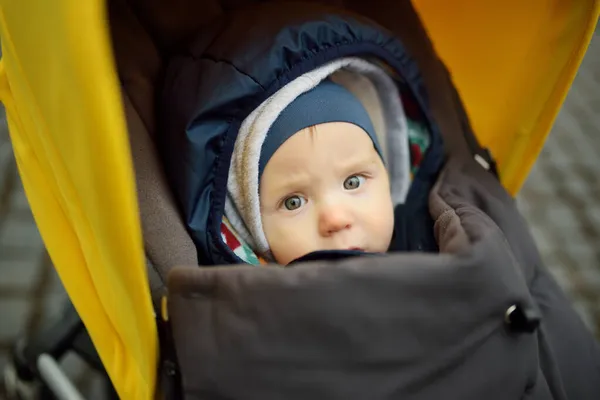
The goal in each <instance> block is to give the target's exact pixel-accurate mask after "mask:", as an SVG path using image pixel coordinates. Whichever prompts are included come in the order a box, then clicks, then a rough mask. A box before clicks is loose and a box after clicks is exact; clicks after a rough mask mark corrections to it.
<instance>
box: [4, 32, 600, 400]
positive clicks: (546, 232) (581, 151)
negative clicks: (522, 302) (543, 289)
mask: <svg viewBox="0 0 600 400" xmlns="http://www.w3.org/2000/svg"><path fill="white" fill-rule="evenodd" d="M596 35H597V36H596V37H595V39H594V41H593V42H592V45H591V47H590V49H589V51H588V53H587V56H586V58H585V60H584V63H583V65H582V68H581V70H580V73H579V75H578V77H577V79H576V81H575V83H574V86H573V88H572V90H571V92H570V94H569V96H568V99H567V101H566V104H565V106H564V107H563V109H562V111H561V113H560V115H559V117H558V120H557V122H556V125H555V127H554V129H553V132H552V133H551V135H550V137H549V139H548V141H547V143H546V146H545V148H544V150H543V152H542V154H541V156H540V157H539V159H538V162H537V164H536V165H535V167H534V168H533V170H532V172H531V175H530V177H529V179H528V181H527V183H526V185H525V187H524V188H523V190H522V192H521V194H520V196H519V198H518V204H519V207H520V208H521V210H522V211H523V213H524V215H525V217H526V219H528V221H529V222H530V224H531V229H532V231H533V234H534V236H535V238H536V239H537V242H538V245H539V248H540V250H541V252H542V255H543V257H544V259H545V261H546V263H547V265H548V267H549V268H550V269H551V271H552V272H553V273H554V275H555V276H556V278H557V279H558V282H559V283H560V285H561V286H562V287H563V288H564V289H565V290H566V292H567V293H568V294H569V296H570V297H571V299H572V300H573V303H574V305H575V307H576V309H577V310H578V311H579V312H580V313H581V315H582V317H583V319H584V320H585V321H586V323H587V324H588V326H589V327H590V329H592V330H594V331H595V333H596V335H598V337H600V185H599V184H598V182H599V179H600V178H599V177H600V157H598V154H600V34H599V33H597V34H596ZM65 300H66V297H65V293H64V290H63V288H62V286H61V284H60V282H59V280H58V279H57V277H56V274H55V273H54V271H53V269H52V266H51V263H50V261H49V259H48V256H47V254H46V253H45V251H44V247H43V244H42V241H41V239H40V237H39V234H38V231H37V229H36V226H35V224H34V221H33V218H32V215H31V212H30V211H29V207H28V205H27V201H26V198H25V195H24V193H23V188H22V186H21V184H20V182H19V179H18V175H17V172H16V168H15V165H14V160H13V157H12V152H11V146H10V143H9V140H8V133H7V131H6V127H5V121H4V115H3V114H2V115H1V117H0V370H2V368H3V365H4V364H5V363H6V361H7V352H8V350H9V348H10V346H11V345H12V343H13V342H14V341H15V339H17V338H18V337H22V336H25V337H27V336H29V335H31V334H33V333H34V332H36V330H37V329H38V328H39V326H40V325H41V324H42V323H43V322H44V321H45V320H48V319H49V318H51V317H52V316H53V315H55V314H56V313H57V312H59V311H60V310H61V309H62V307H63V306H64V302H65ZM63 365H64V367H65V369H66V370H67V372H68V374H69V375H70V376H72V377H73V379H74V380H75V381H76V382H77V383H78V385H79V386H80V387H81V388H82V389H83V390H84V391H86V392H87V393H88V395H87V396H86V397H88V398H93V397H97V395H93V394H91V393H92V392H93V393H97V392H98V390H99V389H98V386H99V383H98V380H97V379H93V378H94V377H93V374H92V373H91V372H90V371H89V370H88V369H86V368H84V367H83V365H84V364H83V363H82V361H81V360H79V359H78V358H77V357H75V356H71V357H67V359H66V360H65V361H64V362H63ZM1 392H2V390H1V387H0V398H2V393H1Z"/></svg>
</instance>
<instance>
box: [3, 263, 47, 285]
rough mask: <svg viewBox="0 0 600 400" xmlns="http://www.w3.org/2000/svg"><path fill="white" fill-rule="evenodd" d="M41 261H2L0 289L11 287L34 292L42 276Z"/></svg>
mask: <svg viewBox="0 0 600 400" xmlns="http://www.w3.org/2000/svg"><path fill="white" fill-rule="evenodd" d="M40 261H41V257H40V259H39V260H38V262H31V261H21V260H2V259H0V271H1V273H2V275H1V276H0V288H2V287H11V288H14V289H19V290H32V289H33V287H34V285H35V284H36V283H37V280H38V278H39V275H40V272H41V270H40Z"/></svg>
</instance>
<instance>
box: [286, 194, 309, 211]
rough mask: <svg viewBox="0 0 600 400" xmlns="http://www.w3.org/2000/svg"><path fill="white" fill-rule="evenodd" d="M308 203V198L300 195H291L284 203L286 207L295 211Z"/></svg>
mask: <svg viewBox="0 0 600 400" xmlns="http://www.w3.org/2000/svg"><path fill="white" fill-rule="evenodd" d="M304 203H306V200H305V199H304V198H303V197H301V196H298V195H295V196H290V197H288V198H287V199H285V200H284V202H283V205H284V206H285V208H286V209H288V210H290V211H294V210H297V209H299V208H300V207H302V206H303V205H304Z"/></svg>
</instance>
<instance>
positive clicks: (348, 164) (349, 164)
mask: <svg viewBox="0 0 600 400" xmlns="http://www.w3.org/2000/svg"><path fill="white" fill-rule="evenodd" d="M376 161H377V160H376V158H375V157H373V156H370V155H369V156H367V157H355V158H347V159H344V160H341V161H340V162H338V163H336V164H337V165H335V167H336V168H339V169H343V170H349V169H359V168H366V167H369V166H372V165H374V164H376Z"/></svg>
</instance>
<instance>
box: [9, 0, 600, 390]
mask: <svg viewBox="0 0 600 400" xmlns="http://www.w3.org/2000/svg"><path fill="white" fill-rule="evenodd" d="M413 2H414V4H415V6H416V8H417V10H418V12H419V14H420V15H421V17H422V18H423V20H424V23H425V26H426V28H427V30H428V32H429V34H430V36H431V37H432V40H433V42H434V45H435V47H436V49H437V51H438V52H439V54H440V56H441V58H442V59H443V60H444V61H445V63H446V64H447V66H448V67H449V69H450V71H451V73H452V75H453V78H454V81H455V84H456V85H457V87H458V90H459V92H460V94H461V96H462V98H463V101H464V103H465V105H466V108H467V111H468V113H469V116H470V118H471V120H472V123H473V127H474V130H475V132H476V134H477V136H478V138H479V140H480V142H481V143H482V144H483V145H484V146H486V147H488V148H489V149H490V150H491V152H492V154H493V155H494V156H495V158H496V159H497V161H498V169H499V173H500V176H501V179H502V182H503V184H504V186H505V187H506V188H507V189H508V191H509V192H510V193H512V194H516V193H517V191H518V190H519V188H520V187H521V185H522V184H523V182H524V180H525V178H526V176H527V173H528V171H529V169H530V168H531V166H532V164H533V163H534V161H535V159H536V158H537V155H538V154H539V151H540V150H541V148H542V146H543V143H544V139H545V137H546V136H547V134H548V132H549V131H550V128H551V126H552V123H553V121H554V119H555V117H556V115H557V113H558V110H559V108H560V106H561V104H562V102H563V100H564V98H565V96H566V94H567V91H568V89H569V87H570V85H571V82H572V81H573V79H574V76H575V74H576V71H577V69H578V67H579V64H580V62H581V60H582V58H583V55H584V53H585V50H586V48H587V45H588V43H589V41H590V39H591V36H592V34H593V31H594V28H595V25H596V22H597V20H598V16H599V15H600V1H599V0H559V1H548V0H530V1H527V2H524V1H516V0H509V1H481V0H457V1H442V0H414V1H413ZM153 3H154V2H147V3H146V2H142V3H141V4H153ZM0 35H1V37H0V40H1V43H2V54H3V58H2V62H1V64H0V99H1V100H2V102H3V103H4V104H5V107H6V110H7V120H8V124H9V130H10V135H11V139H12V142H13V146H14V151H15V155H16V159H17V163H18V168H19V172H20V175H21V177H22V180H23V184H24V186H25V190H26V193H27V197H28V199H29V202H30V205H31V208H32V211H33V214H34V216H35V219H36V222H37V224H38V227H39V230H40V232H41V235H42V237H43V239H44V242H45V244H46V247H47V248H48V252H49V254H50V256H51V258H52V260H53V262H54V265H55V267H56V269H57V271H58V273H59V275H60V277H61V279H62V281H63V283H64V286H65V288H66V290H67V292H68V294H69V296H70V298H71V300H72V302H73V304H74V305H75V307H76V309H77V311H78V313H79V315H80V316H81V318H82V319H83V321H84V323H85V325H86V327H87V329H88V331H89V333H90V336H91V338H92V340H93V342H94V345H95V347H96V349H97V350H98V353H99V354H100V357H101V359H102V361H103V363H104V365H105V367H106V370H107V372H108V374H109V375H110V377H111V379H112V382H113V384H114V385H115V387H116V389H117V391H118V393H119V395H120V397H121V398H126V399H149V398H152V397H153V395H154V389H155V381H156V365H157V355H158V339H157V333H156V325H155V319H154V315H153V308H152V303H151V299H150V290H149V286H148V281H147V274H146V267H145V261H144V249H143V241H142V234H141V228H140V220H139V216H138V206H137V202H136V188H135V179H134V177H135V176H134V171H133V164H132V160H131V153H130V149H129V142H128V134H127V127H126V122H125V116H124V109H123V103H122V97H121V93H120V87H119V83H118V76H117V72H116V68H115V60H114V58H113V51H112V48H111V42H110V32H109V24H108V23H107V10H106V4H105V2H104V1H101V0H87V1H77V0H56V1H52V2H50V1H47V0H19V1H15V0H0Z"/></svg>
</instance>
